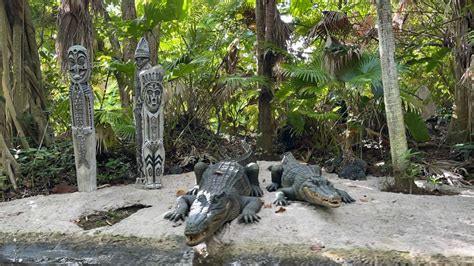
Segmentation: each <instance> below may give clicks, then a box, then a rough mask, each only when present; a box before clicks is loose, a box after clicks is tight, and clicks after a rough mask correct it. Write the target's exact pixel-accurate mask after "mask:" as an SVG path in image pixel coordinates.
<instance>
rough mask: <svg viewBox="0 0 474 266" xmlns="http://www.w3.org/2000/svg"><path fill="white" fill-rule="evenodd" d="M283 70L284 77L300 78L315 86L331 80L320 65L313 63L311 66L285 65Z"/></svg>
mask: <svg viewBox="0 0 474 266" xmlns="http://www.w3.org/2000/svg"><path fill="white" fill-rule="evenodd" d="M282 69H283V70H282V72H283V75H284V76H286V77H293V78H298V79H301V80H302V81H304V82H310V83H313V85H314V84H318V85H320V84H322V83H326V82H328V81H329V79H330V77H329V75H328V74H327V72H326V71H324V70H323V69H322V67H321V65H320V64H318V63H312V64H310V65H289V64H283V65H282Z"/></svg>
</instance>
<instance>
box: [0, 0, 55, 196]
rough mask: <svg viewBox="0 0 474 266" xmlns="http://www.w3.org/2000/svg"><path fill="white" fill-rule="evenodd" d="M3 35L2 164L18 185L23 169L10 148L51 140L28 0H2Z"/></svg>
mask: <svg viewBox="0 0 474 266" xmlns="http://www.w3.org/2000/svg"><path fill="white" fill-rule="evenodd" d="M0 36H2V37H1V38H0V54H1V56H0V58H1V60H0V62H1V67H0V70H1V74H0V79H1V87H2V89H1V90H0V96H2V97H0V142H1V145H0V153H1V165H2V167H3V168H4V170H5V171H6V173H7V174H8V175H9V177H10V180H11V183H12V185H13V187H14V188H15V187H16V180H15V176H18V175H20V169H19V165H18V164H17V163H16V162H15V158H14V157H13V156H12V155H11V153H10V151H9V149H8V148H9V147H13V146H17V145H18V144H20V145H21V147H23V148H29V147H30V143H35V144H43V143H44V144H48V143H49V142H50V136H49V134H47V115H46V112H45V108H46V96H45V92H44V90H43V86H42V82H41V79H42V77H41V69H40V60H39V55H38V47H37V45H36V40H35V32H34V28H33V24H32V21H31V12H30V8H29V4H28V1H27V0H16V1H15V0H0ZM15 139H18V140H19V143H15V142H14V141H15Z"/></svg>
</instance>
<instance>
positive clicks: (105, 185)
mask: <svg viewBox="0 0 474 266" xmlns="http://www.w3.org/2000/svg"><path fill="white" fill-rule="evenodd" d="M106 187H110V184H104V185H102V186H98V187H97V189H103V188H106Z"/></svg>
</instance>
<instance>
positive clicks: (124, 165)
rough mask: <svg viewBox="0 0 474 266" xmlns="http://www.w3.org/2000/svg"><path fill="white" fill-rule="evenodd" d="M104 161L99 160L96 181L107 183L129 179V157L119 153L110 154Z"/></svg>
mask: <svg viewBox="0 0 474 266" xmlns="http://www.w3.org/2000/svg"><path fill="white" fill-rule="evenodd" d="M110 155H111V157H108V158H107V159H106V160H104V161H99V162H98V164H97V168H98V170H100V171H97V182H98V183H99V184H108V183H114V182H120V183H123V182H124V181H125V183H126V182H127V181H130V172H131V167H130V165H131V159H130V158H129V157H126V156H123V155H122V156H120V154H110Z"/></svg>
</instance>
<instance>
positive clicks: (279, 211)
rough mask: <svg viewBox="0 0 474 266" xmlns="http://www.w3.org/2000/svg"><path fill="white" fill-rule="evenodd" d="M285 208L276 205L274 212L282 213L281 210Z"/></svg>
mask: <svg viewBox="0 0 474 266" xmlns="http://www.w3.org/2000/svg"><path fill="white" fill-rule="evenodd" d="M285 211H286V209H285V208H283V207H278V209H276V211H275V213H282V212H285Z"/></svg>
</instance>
